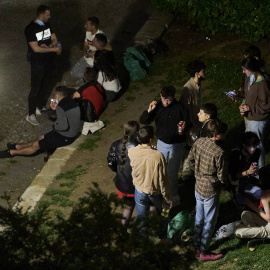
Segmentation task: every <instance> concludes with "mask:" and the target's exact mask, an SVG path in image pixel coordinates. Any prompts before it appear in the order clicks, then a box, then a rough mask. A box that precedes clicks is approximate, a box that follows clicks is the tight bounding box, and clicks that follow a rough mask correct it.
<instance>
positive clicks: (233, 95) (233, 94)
mask: <svg viewBox="0 0 270 270" xmlns="http://www.w3.org/2000/svg"><path fill="white" fill-rule="evenodd" d="M224 93H225V94H226V95H228V96H229V97H235V96H236V93H235V92H234V91H229V92H224Z"/></svg>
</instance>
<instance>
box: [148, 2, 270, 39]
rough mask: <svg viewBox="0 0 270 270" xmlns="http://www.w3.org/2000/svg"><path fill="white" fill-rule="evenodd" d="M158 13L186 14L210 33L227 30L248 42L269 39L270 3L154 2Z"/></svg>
mask: <svg viewBox="0 0 270 270" xmlns="http://www.w3.org/2000/svg"><path fill="white" fill-rule="evenodd" d="M152 1H153V3H154V6H155V7H156V8H157V9H158V10H167V11H169V12H173V13H175V14H187V15H188V18H189V20H190V22H191V23H192V24H195V25H197V26H198V27H199V28H200V29H201V30H202V31H204V32H206V33H207V34H215V33H217V32H220V31H224V30H226V31H227V32H228V33H229V34H238V35H241V37H244V38H245V39H247V40H249V41H258V40H260V39H262V38H265V37H267V36H269V32H270V20H269V19H268V18H269V16H270V1H267V0H264V1H263V0H261V1H257V0H237V1H231V0H203V1H201V0H152Z"/></svg>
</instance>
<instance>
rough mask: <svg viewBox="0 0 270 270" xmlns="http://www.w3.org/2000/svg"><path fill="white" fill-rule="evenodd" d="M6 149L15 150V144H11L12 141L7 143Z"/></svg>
mask: <svg viewBox="0 0 270 270" xmlns="http://www.w3.org/2000/svg"><path fill="white" fill-rule="evenodd" d="M7 149H8V150H17V148H16V144H13V143H9V142H8V143H7Z"/></svg>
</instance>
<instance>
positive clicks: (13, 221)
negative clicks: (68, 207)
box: [0, 185, 195, 270]
mask: <svg viewBox="0 0 270 270" xmlns="http://www.w3.org/2000/svg"><path fill="white" fill-rule="evenodd" d="M122 206H123V202H122V201H121V200H120V199H119V198H117V196H116V195H115V194H112V193H111V194H106V193H103V192H102V191H101V190H100V189H99V188H98V187H97V185H96V188H94V189H89V191H88V192H87V196H85V197H83V198H81V199H80V200H79V203H78V204H77V205H76V206H75V207H74V209H73V211H72V213H71V214H70V216H69V217H68V218H67V219H63V218H61V217H58V218H56V217H54V216H53V215H52V212H50V211H49V210H48V209H47V208H46V207H40V208H39V209H38V210H37V211H36V212H35V213H34V214H32V215H30V214H29V213H22V212H21V210H20V209H17V210H16V211H12V210H11V209H5V208H3V207H1V206H0V228H1V229H2V228H3V227H4V228H5V230H3V231H2V230H0V269H1V270H13V269H18V270H20V269H27V270H43V269H46V270H48V269H49V270H50V269H58V270H62V269H63V270H75V269H76V270H83V269H93V270H96V269H97V270H103V269H104V270H105V269H106V270H114V269H117V270H133V269H142V270H143V269H147V270H154V269H155V270H156V269H168V270H172V269H177V270H180V269H185V270H186V269H189V265H190V264H192V263H193V262H194V260H195V255H194V253H193V252H191V251H190V250H189V249H183V250H182V251H181V254H179V253H178V252H177V251H176V250H173V249H169V248H168V247H167V246H164V245H161V244H159V243H158V242H156V241H155V237H154V236H155V234H156V232H157V230H158V224H159V222H160V218H161V217H158V216H157V215H152V216H150V217H149V219H148V220H147V222H146V225H147V226H148V228H149V231H148V235H145V234H144V235H142V234H141V232H140V230H139V222H138V220H136V219H132V220H131V222H130V224H129V225H128V226H127V227H124V226H122V224H121V221H120V219H121V214H119V212H117V209H119V207H122Z"/></svg>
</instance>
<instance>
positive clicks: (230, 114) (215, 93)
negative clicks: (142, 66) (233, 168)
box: [148, 37, 270, 270]
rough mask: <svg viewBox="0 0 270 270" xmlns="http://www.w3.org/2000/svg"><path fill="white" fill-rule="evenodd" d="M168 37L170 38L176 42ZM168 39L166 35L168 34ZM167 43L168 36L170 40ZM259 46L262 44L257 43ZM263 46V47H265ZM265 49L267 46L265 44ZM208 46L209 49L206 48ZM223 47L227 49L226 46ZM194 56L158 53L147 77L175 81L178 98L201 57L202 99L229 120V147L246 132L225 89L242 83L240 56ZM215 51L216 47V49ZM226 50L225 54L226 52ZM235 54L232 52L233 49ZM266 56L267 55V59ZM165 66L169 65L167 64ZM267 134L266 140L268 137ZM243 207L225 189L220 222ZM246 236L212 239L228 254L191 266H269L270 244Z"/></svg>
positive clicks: (164, 82) (235, 215)
mask: <svg viewBox="0 0 270 270" xmlns="http://www.w3.org/2000/svg"><path fill="white" fill-rule="evenodd" d="M171 39H172V37H169V42H173V41H172V40H171ZM165 40H166V38H165ZM167 43H168V40H167ZM258 46H260V45H258ZM263 49H264V48H262V51H263ZM265 49H266V48H265ZM207 50H209V49H208V48H207ZM224 50H227V48H226V47H225V49H224ZM193 51H194V55H193V57H190V56H188V57H185V56H183V55H181V56H179V55H173V54H170V55H169V56H168V57H164V56H159V57H156V59H155V63H154V66H153V67H152V68H151V71H150V76H149V77H148V80H151V77H152V76H162V80H161V81H160V85H161V86H165V85H173V86H175V87H176V88H177V95H176V98H179V96H180V94H181V89H182V87H183V85H184V84H185V83H186V81H187V80H188V79H189V76H188V74H187V73H186V72H185V66H186V65H187V64H188V62H190V61H191V60H194V59H199V60H202V61H204V62H205V63H206V65H207V68H206V80H205V81H203V82H202V89H203V90H202V96H203V97H202V99H203V103H206V102H211V103H214V104H216V106H217V108H218V117H219V118H220V119H221V120H223V121H224V122H225V123H227V124H228V126H229V129H228V133H227V138H226V143H225V145H226V150H227V151H228V153H229V151H230V149H232V148H234V147H235V146H237V145H239V142H240V139H241V135H242V134H243V133H244V129H245V126H244V121H243V119H242V118H241V117H240V114H239V109H238V106H239V104H240V102H241V100H239V102H235V103H234V102H232V101H231V100H230V99H229V98H228V97H227V96H226V95H225V94H224V91H230V90H234V89H235V90H238V89H239V87H240V83H241V74H242V69H241V57H242V55H238V57H231V56H226V55H228V53H227V51H226V52H225V51H224V52H223V50H222V49H220V50H219V53H218V54H217V53H213V54H211V51H210V53H209V52H208V53H204V51H201V48H200V50H199V54H196V49H193ZM213 51H214V49H213ZM223 53H224V55H225V56H224V55H223ZM232 55H233V53H232ZM266 60H267V59H266ZM164 67H166V69H165V68H164ZM268 140H269V138H267V140H266V141H268ZM266 153H267V155H266V164H269V161H270V154H269V147H268V145H267V144H266ZM240 214H241V210H238V209H237V207H236V205H235V204H234V202H233V201H232V200H231V197H230V194H229V193H228V192H226V191H223V192H222V194H221V206H220V214H219V218H218V224H220V225H222V224H228V223H230V222H233V221H236V220H239V219H240ZM247 241H248V240H247V239H237V238H236V237H234V236H231V238H227V239H223V240H220V241H216V242H212V247H213V249H214V250H218V251H221V252H223V253H224V254H226V256H225V257H224V258H223V259H221V260H219V261H217V262H207V263H201V262H198V264H196V265H192V266H191V268H192V269H234V270H236V269H243V270H247V269H270V258H269V254H270V245H266V244H265V245H260V246H256V247H255V249H254V250H253V251H250V250H249V249H248V247H247V245H246V244H247Z"/></svg>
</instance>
